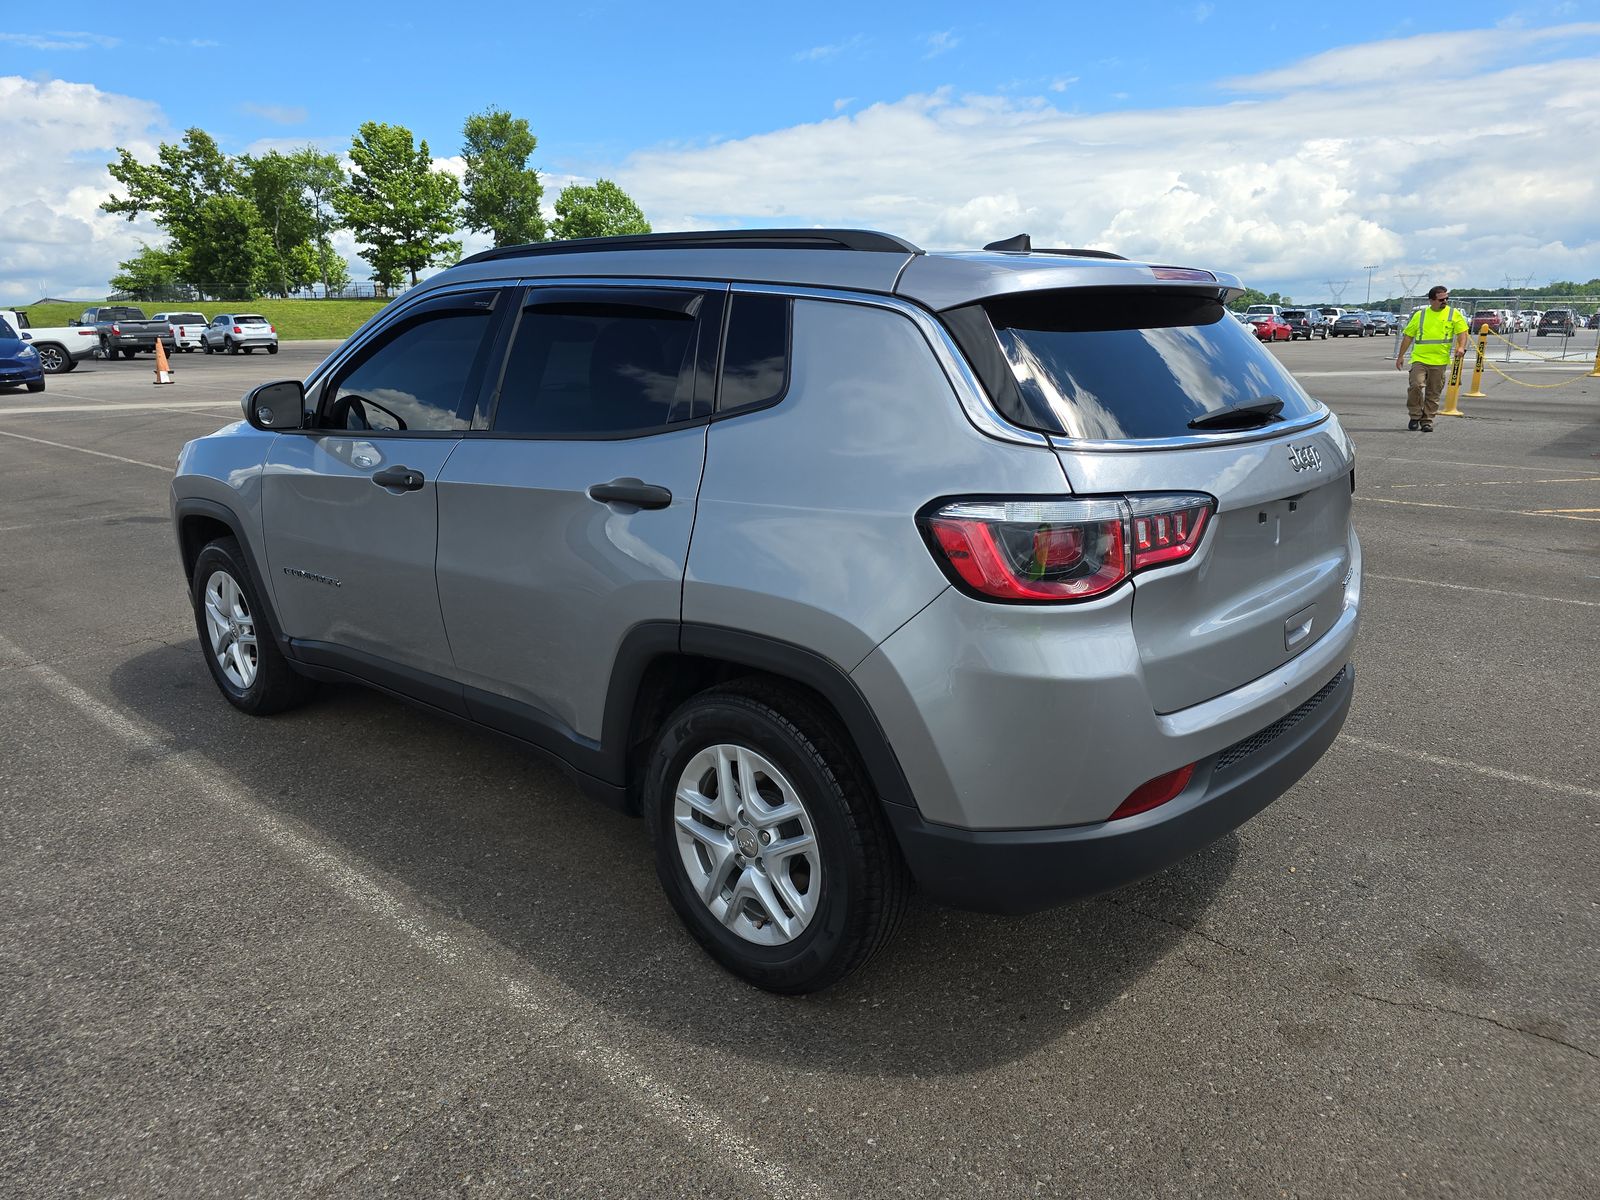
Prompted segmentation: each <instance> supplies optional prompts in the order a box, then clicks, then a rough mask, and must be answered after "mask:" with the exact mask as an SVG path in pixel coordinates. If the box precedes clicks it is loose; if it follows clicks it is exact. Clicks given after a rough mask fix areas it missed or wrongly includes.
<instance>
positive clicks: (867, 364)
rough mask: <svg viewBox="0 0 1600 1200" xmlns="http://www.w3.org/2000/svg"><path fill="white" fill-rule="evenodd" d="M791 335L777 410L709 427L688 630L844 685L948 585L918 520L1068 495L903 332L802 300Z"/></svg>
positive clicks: (1044, 456)
mask: <svg viewBox="0 0 1600 1200" xmlns="http://www.w3.org/2000/svg"><path fill="white" fill-rule="evenodd" d="M735 290H738V289H737V287H736V289H735ZM793 328H794V334H793V347H792V368H791V374H790V384H789V390H788V392H787V394H786V396H785V398H784V399H783V400H782V402H780V403H779V404H777V405H776V406H775V407H773V408H769V409H765V410H762V411H758V412H750V413H745V414H738V415H734V416H732V417H730V418H728V419H726V420H720V421H717V422H714V423H713V424H712V426H711V431H710V437H709V440H708V443H707V449H706V469H705V481H704V483H703V484H702V485H701V489H700V507H699V514H698V517H697V519H696V524H695V533H694V541H693V544H692V545H691V546H690V548H689V570H688V576H687V579H686V580H685V584H684V595H683V617H684V620H685V621H693V622H700V623H703V624H708V625H717V626H725V627H729V628H734V629H743V630H747V631H749V632H751V633H756V634H762V635H765V636H768V637H772V638H776V639H778V640H780V641H785V642H792V643H796V644H798V645H803V646H807V647H809V648H811V649H813V650H815V651H816V652H817V653H819V654H821V655H823V656H824V657H826V658H827V659H829V660H830V661H832V662H834V663H836V664H838V665H840V666H842V667H843V668H845V669H846V670H848V669H850V668H851V667H853V666H854V665H855V664H856V663H858V662H860V661H861V660H862V659H863V658H865V657H866V656H867V655H868V654H870V653H871V652H872V650H873V648H874V647H875V646H877V645H878V643H880V642H881V641H883V639H884V638H886V637H888V636H889V635H890V634H891V633H893V632H894V630H895V629H896V628H897V627H898V626H900V625H901V624H902V623H903V622H905V621H906V620H908V619H909V618H910V617H911V616H912V615H913V614H915V613H916V612H917V611H918V610H919V609H921V608H923V607H924V606H925V605H927V604H928V603H929V602H930V601H931V600H933V598H934V597H935V596H937V595H938V594H939V593H940V592H941V591H943V590H944V589H945V588H946V587H948V586H949V585H948V583H947V582H946V580H945V577H944V575H943V573H942V572H941V571H940V570H939V567H938V566H937V564H935V562H934V561H933V558H932V556H931V555H930V554H929V552H928V548H927V546H926V545H925V544H924V542H923V540H922V536H921V534H920V533H919V531H918V529H917V526H916V521H915V516H916V513H917V510H918V509H919V508H921V507H922V506H923V505H925V504H927V503H928V502H929V501H930V500H934V499H937V498H939V497H941V496H947V495H955V494H962V493H971V492H996V491H1015V492H1024V493H1031V494H1040V495H1061V494H1063V493H1064V492H1065V491H1066V485H1065V481H1064V479H1063V477H1062V473H1061V468H1060V465H1059V464H1058V463H1057V462H1056V460H1055V457H1054V456H1053V455H1052V454H1051V453H1050V452H1049V450H1048V448H1046V447H1044V446H1038V447H1030V446H1017V445H1008V444H1005V443H1001V442H997V441H995V440H993V439H991V438H988V437H985V436H984V435H983V434H980V433H979V432H978V431H977V430H976V429H975V428H973V426H972V425H971V424H970V423H969V422H968V421H967V419H966V417H965V416H964V414H963V410H962V407H961V405H960V403H959V402H958V400H957V397H956V394H955V392H954V390H953V385H952V383H951V381H950V379H949V378H947V377H946V375H945V373H944V370H943V369H942V367H941V366H940V363H939V361H938V359H937V358H936V357H935V355H934V353H933V351H932V348H931V346H930V344H929V343H928V341H927V339H926V338H925V337H924V335H923V333H922V331H921V330H920V329H918V327H917V326H916V325H915V324H914V323H913V322H912V321H911V320H910V319H909V318H907V317H905V316H902V315H901V314H899V313H897V312H894V311H890V310H886V309H883V308H879V307H875V306H871V305H865V304H854V303H848V302H843V301H832V300H823V299H805V298H802V299H798V300H796V301H795V306H794V326H793Z"/></svg>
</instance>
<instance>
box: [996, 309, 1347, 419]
mask: <svg viewBox="0 0 1600 1200" xmlns="http://www.w3.org/2000/svg"><path fill="white" fill-rule="evenodd" d="M983 308H984V311H985V312H986V313H987V315H988V318H989V322H990V324H991V325H992V327H993V330H994V334H995V337H996V338H997V339H998V341H999V344H1000V349H1001V352H1002V354H1003V355H1004V359H1005V362H1006V364H1007V366H1008V367H1009V376H1010V378H1009V380H1007V381H1006V382H1007V383H1008V384H1009V385H1010V388H1009V393H1010V394H1009V395H1004V394H1003V395H997V396H996V397H995V399H996V403H997V404H998V405H999V407H1000V408H1001V410H1002V411H1003V412H1005V413H1006V415H1007V416H1008V417H1009V418H1010V419H1011V420H1013V421H1015V422H1016V423H1018V424H1021V425H1025V426H1027V427H1029V428H1032V429H1038V430H1041V431H1043V432H1046V433H1052V434H1059V435H1062V436H1065V437H1070V438H1080V439H1089V440H1113V441H1121V440H1132V439H1152V438H1172V437H1184V436H1188V435H1190V434H1192V433H1193V432H1194V430H1193V429H1192V428H1191V426H1190V422H1192V421H1195V420H1197V419H1199V418H1202V417H1206V416H1208V415H1210V414H1213V413H1216V412H1219V411H1221V410H1223V409H1228V408H1232V407H1235V406H1238V405H1256V404H1260V403H1262V402H1264V401H1267V400H1277V401H1279V402H1281V404H1282V408H1281V409H1280V410H1279V413H1278V416H1279V419H1280V420H1286V421H1287V420H1294V419H1295V418H1298V417H1304V416H1307V415H1310V414H1312V413H1315V412H1317V411H1319V410H1320V408H1321V406H1320V405H1319V404H1318V403H1317V401H1315V400H1313V399H1312V398H1311V397H1310V396H1309V395H1307V394H1306V392H1305V391H1304V389H1302V388H1301V387H1300V385H1299V384H1298V383H1296V382H1295V380H1294V377H1293V376H1292V375H1291V374H1290V373H1289V372H1288V371H1287V370H1286V369H1284V367H1283V366H1282V365H1281V364H1280V363H1279V362H1278V360H1277V359H1276V358H1274V357H1273V356H1272V355H1271V354H1269V353H1268V352H1267V351H1266V350H1265V349H1263V348H1262V346H1261V345H1260V343H1259V342H1258V341H1257V340H1256V336H1255V333H1254V332H1253V330H1252V328H1251V327H1250V326H1247V325H1241V324H1240V323H1239V322H1237V321H1231V320H1229V319H1228V317H1227V310H1226V309H1224V308H1223V305H1222V302H1221V301H1220V300H1219V299H1217V297H1216V295H1215V294H1214V293H1213V294H1210V295H1205V294H1192V293H1182V292H1179V293H1174V292H1169V291H1163V292H1154V291H1145V292H1139V291H1130V292H1114V291H1109V290H1101V289H1072V290H1071V291H1066V290H1062V291H1051V292H1036V293H1030V294H1028V295H1022V296H1003V297H997V298H995V299H993V300H990V301H988V302H986V303H985V304H984V305H983ZM985 383H986V384H990V383H991V380H990V378H985ZM991 387H992V384H991Z"/></svg>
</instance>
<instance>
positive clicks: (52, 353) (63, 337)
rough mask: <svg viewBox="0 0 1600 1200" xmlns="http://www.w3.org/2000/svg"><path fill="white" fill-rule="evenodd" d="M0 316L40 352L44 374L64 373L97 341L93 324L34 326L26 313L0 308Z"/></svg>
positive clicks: (91, 352) (82, 357)
mask: <svg viewBox="0 0 1600 1200" xmlns="http://www.w3.org/2000/svg"><path fill="white" fill-rule="evenodd" d="M0 319H4V320H5V321H7V322H9V323H10V325H11V328H13V329H15V330H16V331H17V332H18V333H20V334H21V335H22V340H23V341H25V342H28V343H30V344H31V345H32V346H33V348H34V349H35V350H37V351H38V352H39V365H40V366H41V367H43V368H44V373H45V374H46V375H64V374H66V373H67V372H68V371H70V370H72V369H73V368H74V367H76V366H77V365H78V360H79V359H84V358H88V357H89V356H90V355H92V354H93V353H94V351H95V347H96V346H98V345H99V344H100V341H99V338H98V336H97V335H96V334H95V331H94V329H93V328H92V327H90V328H87V329H82V328H79V327H78V326H76V325H71V326H65V325H64V326H61V327H59V328H57V327H51V328H48V329H36V328H35V327H34V326H32V325H30V324H29V323H28V314H27V313H25V312H14V311H12V310H11V309H5V308H0Z"/></svg>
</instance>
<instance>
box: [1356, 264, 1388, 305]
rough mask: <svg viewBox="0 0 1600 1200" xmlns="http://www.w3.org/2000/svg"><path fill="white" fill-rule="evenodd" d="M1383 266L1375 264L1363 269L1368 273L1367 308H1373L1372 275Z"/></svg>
mask: <svg viewBox="0 0 1600 1200" xmlns="http://www.w3.org/2000/svg"><path fill="white" fill-rule="evenodd" d="M1382 265H1383V264H1382V263H1373V264H1372V265H1371V266H1370V267H1362V268H1361V269H1362V270H1363V271H1365V272H1366V273H1367V306H1368V307H1369V308H1370V307H1371V306H1372V273H1373V272H1374V271H1376V270H1377V269H1378V268H1379V267H1381V266H1382Z"/></svg>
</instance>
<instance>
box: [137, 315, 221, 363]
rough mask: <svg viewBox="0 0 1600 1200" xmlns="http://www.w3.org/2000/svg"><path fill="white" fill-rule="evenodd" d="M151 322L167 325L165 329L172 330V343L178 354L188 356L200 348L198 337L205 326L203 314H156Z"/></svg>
mask: <svg viewBox="0 0 1600 1200" xmlns="http://www.w3.org/2000/svg"><path fill="white" fill-rule="evenodd" d="M151 320H153V321H165V322H166V323H167V327H168V328H169V329H171V330H172V342H173V344H174V345H175V346H177V348H178V350H179V352H180V353H183V354H189V353H191V352H192V351H195V350H198V349H199V348H200V335H201V333H203V332H204V331H205V327H206V325H207V321H206V315H205V314H204V313H197V312H169V313H157V314H156V315H155V316H154V317H152V318H151Z"/></svg>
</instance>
